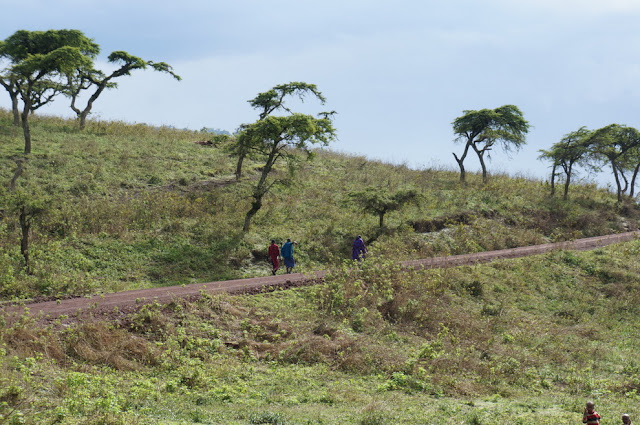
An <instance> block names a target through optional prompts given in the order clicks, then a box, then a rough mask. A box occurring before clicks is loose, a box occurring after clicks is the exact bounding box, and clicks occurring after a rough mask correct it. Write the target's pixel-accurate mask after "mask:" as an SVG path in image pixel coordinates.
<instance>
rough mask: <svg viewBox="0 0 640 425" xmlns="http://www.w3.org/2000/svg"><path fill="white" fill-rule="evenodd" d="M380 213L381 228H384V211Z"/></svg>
mask: <svg viewBox="0 0 640 425" xmlns="http://www.w3.org/2000/svg"><path fill="white" fill-rule="evenodd" d="M379 214H380V220H379V224H380V228H382V226H384V213H383V212H381V213H379Z"/></svg>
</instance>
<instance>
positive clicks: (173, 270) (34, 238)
mask: <svg viewBox="0 0 640 425" xmlns="http://www.w3.org/2000/svg"><path fill="white" fill-rule="evenodd" d="M3 114H4V115H0V134H1V135H2V140H3V143H2V144H1V145H0V161H2V168H0V180H2V181H5V182H7V184H5V185H2V186H1V187H2V189H0V190H1V192H0V199H2V224H3V225H2V227H1V228H2V230H1V233H0V249H1V251H0V288H1V290H2V293H1V294H0V295H1V296H2V298H3V299H4V300H9V299H27V298H30V297H40V296H55V297H61V296H65V295H67V294H74V295H86V294H93V293H96V292H102V291H105V292H106V291H109V292H111V291H116V290H123V289H134V288H146V287H158V286H166V285H170V284H181V283H190V282H203V281H211V280H218V279H224V278H231V277H241V276H257V275H264V274H267V273H268V271H267V267H266V266H265V264H264V260H263V259H262V258H261V256H263V255H264V250H265V249H266V242H267V241H268V240H270V239H272V238H276V239H282V238H286V237H292V238H294V239H296V240H298V241H300V245H299V249H298V257H299V260H300V261H299V262H300V268H299V270H313V269H318V268H328V269H330V270H331V271H330V273H328V275H327V276H326V278H325V281H324V283H323V284H322V285H318V286H315V287H308V288H298V289H292V290H286V291H275V292H271V293H268V294H259V295H254V296H230V295H225V294H220V295H215V296H211V295H207V294H201V295H200V296H198V297H195V298H193V299H191V300H180V299H175V300H171V301H169V302H167V303H160V302H155V303H151V304H149V305H145V306H141V307H140V308H139V309H136V310H134V311H131V312H129V313H127V314H124V315H121V314H119V315H117V317H118V319H117V320H110V321H105V320H101V319H99V318H97V317H95V318H92V317H91V316H90V315H88V316H87V317H86V320H84V321H82V322H79V323H72V324H69V323H66V322H65V321H64V320H62V319H61V320H59V321H54V322H53V323H51V324H49V325H47V326H46V327H42V326H40V325H39V324H38V323H37V322H36V321H35V320H34V319H33V318H31V317H29V316H26V315H25V316H24V317H21V318H20V320H18V321H16V322H12V323H2V326H1V327H0V415H1V416H0V423H7V424H21V423H23V424H88V425H99V424H100V425H119V424H122V425H124V424H134V425H136V424H138V425H142V424H167V425H169V424H172V425H173V424H195V423H208V424H243V425H244V424H291V425H293V424H359V425H383V424H410V425H412V424H415V425H418V424H420V425H424V424H435V423H438V424H439V423H443V422H445V423H468V424H475V425H479V424H498V423H507V422H515V423H519V424H534V423H535V424H552V423H553V424H557V423H572V422H573V421H579V420H580V419H581V412H582V406H583V405H584V402H585V401H586V399H587V398H588V399H594V400H595V401H596V405H597V408H598V410H599V411H600V413H601V414H602V415H603V416H604V417H605V418H606V420H607V421H608V422H611V421H613V420H616V419H615V418H617V417H619V415H620V414H621V413H623V412H626V413H630V414H631V416H632V419H636V418H637V417H638V415H640V410H639V409H638V403H637V401H638V397H639V396H638V391H639V390H640V365H639V363H638V357H637V350H636V347H637V346H638V344H639V343H640V340H639V338H640V335H639V334H638V332H637V327H638V325H639V324H640V323H638V317H640V315H639V313H640V310H639V309H640V269H639V267H640V263H639V262H638V261H637V259H638V255H639V254H640V242H639V241H638V240H635V241H631V242H626V243H623V244H619V245H614V246H611V247H608V248H603V249H596V250H594V251H590V252H569V251H554V252H550V253H547V254H543V255H539V256H534V257H528V258H523V259H515V260H500V261H497V262H494V263H491V264H484V265H474V266H461V267H454V268H447V269H434V270H407V269H401V268H400V267H399V266H398V263H397V261H398V260H402V259H415V258H421V257H429V256H435V255H442V254H460V253H470V252H478V251H483V250H491V249H499V248H505V247H514V246H523V245H529V244H533V243H539V242H546V241H559V240H570V239H574V238H577V237H580V236H594V235H600V234H607V233H615V232H620V231H623V230H627V229H635V228H637V220H638V210H637V207H636V206H635V205H633V204H622V205H620V204H618V203H617V202H616V201H615V199H614V196H612V194H610V193H608V192H606V191H603V190H598V189H597V188H595V187H592V186H577V187H575V188H574V190H573V191H572V192H571V199H570V200H569V201H567V202H563V201H561V200H560V199H558V198H557V197H551V196H549V188H548V186H547V185H546V184H545V183H543V182H538V181H530V180H526V179H514V178H509V177H507V176H492V179H491V181H490V183H489V184H487V185H482V184H481V183H480V182H479V181H478V179H477V176H471V177H472V178H471V181H470V182H469V183H468V184H467V185H460V184H459V182H458V181H457V174H456V173H455V172H451V171H447V170H410V169H407V168H406V167H402V166H391V165H389V164H384V163H380V162H371V161H367V160H365V159H364V158H360V157H352V156H345V155H340V154H337V153H333V152H328V151H322V152H318V153H317V156H316V160H315V161H314V162H310V163H306V164H305V165H304V166H303V167H302V169H301V170H300V171H299V172H298V173H297V175H296V178H295V179H294V180H293V182H292V184H289V185H287V186H282V187H278V188H277V189H276V190H274V192H273V193H272V194H271V195H270V196H269V197H268V199H267V200H266V202H265V206H264V208H263V209H262V210H261V211H260V213H259V214H258V215H257V216H256V218H255V222H254V227H253V229H252V231H251V232H249V233H247V234H243V233H242V232H241V231H240V229H241V225H242V219H243V215H244V213H245V211H246V210H247V209H248V207H249V201H248V193H249V190H250V188H251V184H252V182H253V181H254V178H255V176H256V169H257V168H259V167H260V163H259V162H258V161H254V162H250V164H249V166H248V167H247V174H246V177H245V178H243V179H242V180H241V181H240V182H235V180H234V179H233V175H232V173H233V169H234V163H233V159H232V158H229V156H228V155H227V154H226V153H225V149H224V148H225V147H224V146H223V145H220V146H214V145H202V144H198V143H195V142H198V141H201V140H202V139H203V137H204V136H203V135H202V134H200V133H193V132H185V131H178V130H173V129H163V128H160V129H156V128H149V127H146V126H131V125H125V124H122V123H102V122H93V123H90V125H89V128H88V129H87V131H86V132H82V133H80V132H78V131H77V130H75V129H74V126H73V122H71V121H63V120H59V119H57V118H47V117H43V118H37V117H35V119H34V120H33V133H34V146H33V147H34V149H33V154H32V155H31V157H30V158H29V160H28V162H27V163H26V165H25V166H24V170H23V174H22V175H21V176H20V177H19V179H18V180H17V181H16V183H17V184H16V189H15V190H13V191H12V190H9V189H8V186H9V182H10V181H11V179H12V177H13V176H14V173H15V170H16V167H17V165H16V160H17V159H19V158H20V157H21V149H22V145H21V133H20V129H17V128H14V127H12V126H11V125H10V119H9V118H10V117H9V115H8V114H7V113H6V111H3ZM279 173H281V174H280V175H281V176H283V177H284V176H286V173H287V170H279ZM405 185H412V186H414V187H416V188H418V189H419V191H420V193H421V194H422V195H423V202H422V203H421V204H420V205H417V206H407V207H406V208H404V209H402V210H401V211H398V212H392V213H389V216H388V217H387V220H386V222H387V225H386V227H384V228H381V229H380V228H378V218H377V217H375V216H374V215H370V214H367V213H366V212H364V211H362V210H360V209H358V208H356V207H354V205H353V204H352V203H351V202H350V197H349V193H350V192H351V191H353V190H360V189H362V188H365V187H377V188H388V189H389V190H394V189H396V188H400V187H403V186H405ZM26 201H29V204H28V205H30V206H33V207H34V211H37V214H36V215H34V218H33V220H34V221H33V225H32V233H31V251H30V252H31V260H32V265H33V268H32V273H31V274H28V273H26V272H25V270H24V269H23V267H22V264H23V263H22V261H23V258H22V256H21V254H20V245H19V240H20V227H19V224H18V215H19V214H18V212H19V208H20V206H21V205H26V204H25V202H26ZM35 207H37V208H35ZM355 234H362V235H363V236H365V238H366V239H367V240H368V242H370V243H369V246H370V256H369V257H368V259H367V261H365V262H364V263H363V264H362V265H361V267H360V268H357V269H353V268H352V267H351V266H352V264H348V262H343V261H342V260H343V259H344V258H347V257H348V251H349V247H350V242H351V240H352V238H353V236H354V235H355Z"/></svg>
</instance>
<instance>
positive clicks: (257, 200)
mask: <svg viewBox="0 0 640 425" xmlns="http://www.w3.org/2000/svg"><path fill="white" fill-rule="evenodd" d="M263 196H264V195H258V194H256V195H254V200H253V202H252V203H251V209H250V210H249V211H247V215H245V217H244V225H243V226H242V231H243V232H245V233H246V232H248V231H249V228H250V227H251V219H252V218H253V216H255V215H256V214H257V213H258V211H260V208H262V197H263Z"/></svg>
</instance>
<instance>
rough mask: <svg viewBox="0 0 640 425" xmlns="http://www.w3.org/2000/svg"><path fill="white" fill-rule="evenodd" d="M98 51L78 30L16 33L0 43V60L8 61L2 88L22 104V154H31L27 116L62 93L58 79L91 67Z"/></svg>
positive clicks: (21, 31) (22, 31) (91, 41)
mask: <svg viewBox="0 0 640 425" xmlns="http://www.w3.org/2000/svg"><path fill="white" fill-rule="evenodd" d="M99 52H100V47H99V46H98V45H97V44H96V43H94V42H93V40H92V39H90V38H88V37H86V36H85V35H84V34H83V33H82V32H81V31H78V30H49V31H26V30H19V31H16V32H15V33H14V34H13V35H11V36H10V37H8V38H7V39H6V40H4V41H3V42H1V43H0V60H2V61H3V62H7V63H6V66H5V67H4V68H3V70H2V72H1V74H0V79H1V80H2V81H3V84H2V85H3V87H5V89H7V91H8V92H9V94H10V96H12V104H13V105H15V106H17V103H15V102H14V97H13V96H15V97H16V98H17V96H19V97H20V98H21V100H22V102H23V109H22V113H21V115H20V117H21V121H22V128H23V133H24V139H25V149H24V152H25V154H29V153H30V152H31V132H30V128H29V113H31V112H32V111H34V110H36V109H38V108H39V107H41V106H43V105H45V104H47V103H49V102H50V101H51V100H52V99H53V98H54V97H55V96H56V95H57V94H59V93H61V91H62V89H63V88H62V85H61V84H60V83H59V81H57V80H56V79H57V78H58V77H59V76H61V75H64V74H66V73H69V72H73V70H75V69H78V68H83V67H89V66H91V64H92V62H93V59H94V58H95V57H96V56H97V55H98V53H99ZM12 93H13V94H12ZM14 113H15V110H14Z"/></svg>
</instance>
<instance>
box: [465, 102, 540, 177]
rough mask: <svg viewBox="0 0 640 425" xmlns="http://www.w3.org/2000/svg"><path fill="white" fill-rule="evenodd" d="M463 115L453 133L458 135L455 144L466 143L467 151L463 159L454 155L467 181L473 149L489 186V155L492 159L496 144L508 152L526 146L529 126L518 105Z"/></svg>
mask: <svg viewBox="0 0 640 425" xmlns="http://www.w3.org/2000/svg"><path fill="white" fill-rule="evenodd" d="M463 113H464V115H462V116H460V117H458V118H456V119H455V120H454V121H453V123H452V125H453V132H454V134H456V135H457V137H456V139H455V141H456V142H463V143H464V150H463V153H462V155H461V156H460V157H458V156H457V155H456V154H455V152H454V153H453V157H454V158H455V159H456V162H457V163H458V166H459V167H460V181H462V182H464V181H465V179H466V171H465V168H464V161H465V159H466V157H467V154H468V152H469V149H472V150H473V151H474V152H475V153H476V155H477V156H478V160H479V161H480V166H481V167H482V181H483V182H484V183H486V182H487V181H488V177H487V167H486V164H485V154H486V156H487V158H490V154H489V152H490V151H491V150H492V149H493V147H494V146H495V145H496V144H500V145H501V146H502V149H503V150H504V151H505V152H509V151H511V150H512V149H515V150H518V149H520V147H521V146H522V145H524V144H525V143H526V142H525V136H526V134H527V133H528V132H529V123H528V122H527V121H526V120H525V119H524V117H523V115H522V112H521V111H520V109H518V107H517V106H514V105H504V106H501V107H499V108H496V109H481V110H479V111H473V110H468V111H463Z"/></svg>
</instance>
